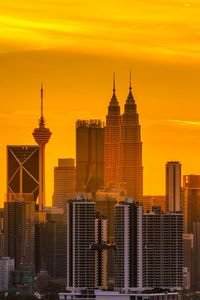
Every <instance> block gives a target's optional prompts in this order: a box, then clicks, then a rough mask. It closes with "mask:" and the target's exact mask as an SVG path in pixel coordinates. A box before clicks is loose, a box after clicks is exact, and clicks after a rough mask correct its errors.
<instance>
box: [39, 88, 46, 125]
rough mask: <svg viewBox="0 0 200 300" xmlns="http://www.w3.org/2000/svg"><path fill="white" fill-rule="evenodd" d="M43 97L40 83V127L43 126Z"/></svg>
mask: <svg viewBox="0 0 200 300" xmlns="http://www.w3.org/2000/svg"><path fill="white" fill-rule="evenodd" d="M43 97H44V89H43V84H42V83H41V88H40V101H41V104H40V120H39V125H40V126H41V127H44V126H45V120H44V106H43Z"/></svg>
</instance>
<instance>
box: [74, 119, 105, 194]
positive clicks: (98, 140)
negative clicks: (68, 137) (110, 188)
mask: <svg viewBox="0 0 200 300" xmlns="http://www.w3.org/2000/svg"><path fill="white" fill-rule="evenodd" d="M103 186H104V124H103V122H101V121H100V120H89V121H86V120H78V121H77V122H76V191H77V192H91V193H93V192H96V191H97V190H98V189H100V188H102V187H103Z"/></svg>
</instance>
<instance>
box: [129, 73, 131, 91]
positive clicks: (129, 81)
mask: <svg viewBox="0 0 200 300" xmlns="http://www.w3.org/2000/svg"><path fill="white" fill-rule="evenodd" d="M129 90H130V91H131V90H132V75H131V69H130V76H129Z"/></svg>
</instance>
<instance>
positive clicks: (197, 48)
mask: <svg viewBox="0 0 200 300" xmlns="http://www.w3.org/2000/svg"><path fill="white" fill-rule="evenodd" d="M104 2H105V3H104ZM5 3H6V4H5ZM199 20H200V2H199V0H194V1H182V0H140V1H134V0H130V1H129V0H124V1H122V0H112V1H109V0H107V1H105V0H101V2H99V1H98V2H97V1H95V0H82V1H81V0H29V1H27V0H7V1H3V0H0V66H1V72H0V99H1V100H0V101H1V102H0V103H1V109H0V128H1V144H0V150H1V153H2V155H1V156H0V163H1V169H0V178H1V183H0V194H1V195H2V196H1V198H2V199H4V194H5V191H6V188H5V186H6V145H7V144H33V143H34V141H33V138H32V134H31V133H32V130H33V128H34V127H36V126H37V121H38V118H39V106H40V103H39V101H40V98H39V93H40V83H41V81H42V82H43V84H44V92H45V94H44V95H45V117H46V123H47V126H48V127H49V128H50V129H51V131H52V132H53V135H52V138H51V141H50V142H49V144H48V145H47V148H46V156H47V159H46V166H47V176H46V177H47V178H46V181H47V196H48V202H49V203H50V201H51V195H52V192H53V167H54V166H55V165H56V164H57V159H58V158H59V157H74V155H75V126H74V124H75V121H76V119H77V118H102V119H103V120H104V119H105V115H106V113H107V105H108V103H109V101H110V97H111V94H112V73H113V71H115V72H116V88H117V97H118V100H119V102H120V103H121V107H122V108H123V105H124V102H125V100H126V97H127V94H128V78H129V69H130V68H131V69H132V70H133V87H134V95H135V99H136V102H137V105H138V111H139V114H140V123H141V126H142V141H143V166H144V192H145V194H160V193H162V194H163V193H164V187H165V176H164V175H165V163H166V162H167V161H169V160H179V161H180V162H181V163H182V166H183V173H184V174H186V173H196V174H200V162H199V149H200V113H199V111H200V100H199V99H200V88H199V82H200V75H199V74H200V21H199Z"/></svg>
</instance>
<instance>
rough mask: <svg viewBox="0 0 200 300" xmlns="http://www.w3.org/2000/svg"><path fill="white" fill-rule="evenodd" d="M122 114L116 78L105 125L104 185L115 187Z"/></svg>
mask: <svg viewBox="0 0 200 300" xmlns="http://www.w3.org/2000/svg"><path fill="white" fill-rule="evenodd" d="M120 125H121V115H120V106H119V102H118V100H117V97H116V94H115V78H114V85H113V95H112V98H111V101H110V103H109V106H108V114H107V116H106V126H105V143H104V186H105V188H113V187H116V186H117V180H118V168H119V140H120Z"/></svg>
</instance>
